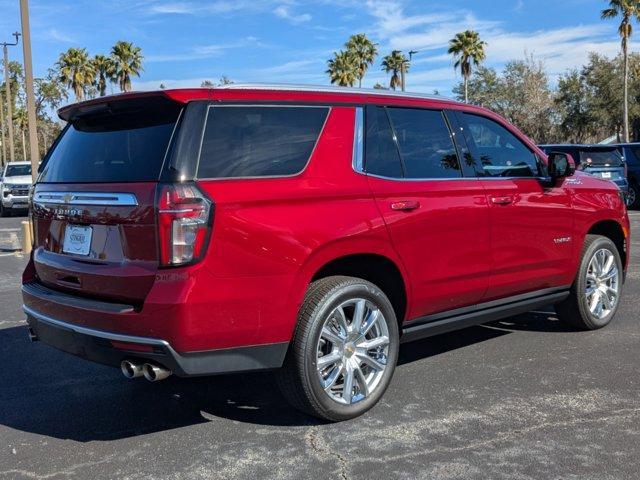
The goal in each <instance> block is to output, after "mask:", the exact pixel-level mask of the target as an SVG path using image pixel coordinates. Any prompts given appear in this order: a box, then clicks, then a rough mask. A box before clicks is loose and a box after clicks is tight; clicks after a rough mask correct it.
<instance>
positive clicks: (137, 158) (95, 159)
mask: <svg viewBox="0 0 640 480" xmlns="http://www.w3.org/2000/svg"><path fill="white" fill-rule="evenodd" d="M105 105H107V106H108V107H107V108H105V109H103V110H101V111H99V112H97V113H94V114H89V115H87V116H81V117H79V118H76V119H74V120H72V121H71V123H70V124H69V125H68V126H67V128H66V129H65V130H64V132H63V133H62V136H61V137H60V139H59V140H58V143H57V144H56V146H55V148H54V149H53V151H51V152H50V154H49V156H48V157H47V159H46V163H45V164H44V167H43V168H42V173H41V176H40V178H39V181H40V182H43V183H83V182H90V183H94V182H95V183H109V182H146V181H156V180H158V178H159V176H160V171H161V169H162V162H163V160H164V156H165V153H166V150H167V147H168V145H169V141H170V139H171V134H172V132H173V129H174V126H175V124H176V121H177V119H178V116H179V112H180V106H179V104H175V103H173V102H169V101H168V100H165V101H160V100H158V99H154V101H150V100H144V101H138V102H135V103H134V102H132V101H129V102H121V104H120V105H114V106H110V105H108V104H105Z"/></svg>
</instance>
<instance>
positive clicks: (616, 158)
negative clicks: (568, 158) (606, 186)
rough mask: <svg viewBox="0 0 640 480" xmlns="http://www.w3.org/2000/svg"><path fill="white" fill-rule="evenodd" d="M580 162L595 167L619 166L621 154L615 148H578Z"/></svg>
mask: <svg viewBox="0 0 640 480" xmlns="http://www.w3.org/2000/svg"><path fill="white" fill-rule="evenodd" d="M579 155H580V163H581V164H582V165H583V166H584V167H585V168H586V167H589V166H591V165H593V166H597V167H620V166H622V156H621V155H620V153H619V152H618V150H617V149H615V148H612V149H608V150H600V149H593V150H589V149H587V150H580V152H579Z"/></svg>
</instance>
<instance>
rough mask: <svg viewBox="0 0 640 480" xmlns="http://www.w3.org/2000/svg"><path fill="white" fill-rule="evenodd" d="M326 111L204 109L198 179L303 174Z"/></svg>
mask: <svg viewBox="0 0 640 480" xmlns="http://www.w3.org/2000/svg"><path fill="white" fill-rule="evenodd" d="M328 113H329V108H328V107H304V106H291V107H289V106H240V105H220V106H218V105H216V106H212V107H210V108H209V113H208V115H207V122H206V126H205V131H204V137H203V141H202V149H201V153H200V161H199V164H198V178H234V177H236V178H237V177H272V176H287V175H295V174H297V173H300V172H301V171H302V170H304V168H305V166H306V165H307V162H308V161H309V158H310V157H311V154H312V152H313V149H314V147H315V144H316V142H317V141H318V137H319V136H320V132H321V130H322V128H323V126H324V123H325V120H326V118H327V115H328Z"/></svg>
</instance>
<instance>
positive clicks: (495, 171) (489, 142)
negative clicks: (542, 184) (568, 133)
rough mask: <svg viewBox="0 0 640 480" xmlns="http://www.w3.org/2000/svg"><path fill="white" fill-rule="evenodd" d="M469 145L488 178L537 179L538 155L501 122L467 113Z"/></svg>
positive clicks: (465, 117) (465, 114) (464, 115)
mask: <svg viewBox="0 0 640 480" xmlns="http://www.w3.org/2000/svg"><path fill="white" fill-rule="evenodd" d="M462 117H463V118H464V120H465V122H466V124H467V126H466V128H465V132H466V138H467V143H468V144H469V145H470V146H471V148H472V151H473V154H474V156H475V157H476V160H477V161H478V162H479V163H480V167H481V168H482V171H483V173H484V176H487V177H536V176H538V175H539V174H540V173H539V166H538V159H537V156H536V155H535V154H534V153H533V152H532V151H531V150H530V149H529V148H528V147H527V146H526V145H525V144H524V143H523V142H522V141H520V140H519V139H518V138H517V137H516V136H515V135H514V134H512V133H511V132H510V131H509V130H507V129H506V128H505V127H503V126H502V125H500V124H499V123H497V122H495V121H493V120H491V119H489V118H486V117H482V116H480V115H473V114H469V113H463V114H462Z"/></svg>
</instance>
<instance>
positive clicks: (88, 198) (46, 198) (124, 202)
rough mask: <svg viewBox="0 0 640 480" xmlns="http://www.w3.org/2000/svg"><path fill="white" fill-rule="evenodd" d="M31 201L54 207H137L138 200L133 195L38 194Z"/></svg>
mask: <svg viewBox="0 0 640 480" xmlns="http://www.w3.org/2000/svg"><path fill="white" fill-rule="evenodd" d="M33 201H34V202H35V203H37V204H56V205H60V204H64V205H101V206H115V207H136V206H138V199H137V198H136V196H135V195H134V194H133V193H105V192H38V193H36V194H35V195H34V196H33Z"/></svg>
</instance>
